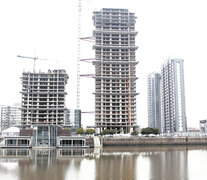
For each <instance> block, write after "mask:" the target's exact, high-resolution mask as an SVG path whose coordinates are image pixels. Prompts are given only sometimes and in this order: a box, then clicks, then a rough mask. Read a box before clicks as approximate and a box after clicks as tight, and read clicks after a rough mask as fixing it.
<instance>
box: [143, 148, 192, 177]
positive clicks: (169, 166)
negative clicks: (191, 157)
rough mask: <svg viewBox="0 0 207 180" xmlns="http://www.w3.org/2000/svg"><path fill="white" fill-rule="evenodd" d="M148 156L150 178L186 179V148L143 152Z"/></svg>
mask: <svg viewBox="0 0 207 180" xmlns="http://www.w3.org/2000/svg"><path fill="white" fill-rule="evenodd" d="M144 154H145V155H144V156H145V157H148V158H149V170H150V173H149V174H150V176H151V178H153V177H156V178H157V179H188V178H187V177H188V167H187V164H188V150H187V149H185V150H184V149H182V150H176V149H169V150H167V151H158V152H148V153H144Z"/></svg>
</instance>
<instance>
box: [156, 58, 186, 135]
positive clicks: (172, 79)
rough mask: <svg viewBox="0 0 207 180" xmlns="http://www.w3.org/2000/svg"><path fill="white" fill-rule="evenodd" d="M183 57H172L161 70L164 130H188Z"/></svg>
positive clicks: (170, 131) (162, 123)
mask: <svg viewBox="0 0 207 180" xmlns="http://www.w3.org/2000/svg"><path fill="white" fill-rule="evenodd" d="M183 62H184V61H183V60H182V59H170V60H168V61H166V62H165V63H164V64H163V65H162V70H161V81H160V84H161V126H162V129H163V132H165V133H174V132H186V131H187V122H186V111H185V89H184V68H183Z"/></svg>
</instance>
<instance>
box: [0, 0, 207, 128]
mask: <svg viewBox="0 0 207 180" xmlns="http://www.w3.org/2000/svg"><path fill="white" fill-rule="evenodd" d="M101 8H128V9H129V10H130V11H132V12H135V13H136V16H137V23H136V30H137V31H138V35H137V39H136V45H138V46H139V49H138V50H137V54H136V55H137V60H138V61H139V62H140V63H139V64H138V65H137V76H138V77H139V80H137V92H139V93H140V95H139V96H138V97H137V124H138V125H141V126H142V127H144V126H147V79H146V78H147V74H149V73H151V72H153V71H157V72H159V71H160V67H161V65H162V63H164V62H165V61H166V59H167V58H169V57H171V58H182V59H184V75H185V91H186V114H187V122H188V127H199V120H201V119H206V118H207V110H206V104H205V102H206V100H207V83H206V77H207V71H206V65H207V50H206V47H207V25H206V21H207V11H206V2H205V0H156V1H155V0H127V1H120V0H82V30H81V31H82V32H81V36H82V37H86V36H92V31H93V29H94V27H93V21H92V15H93V13H92V12H93V11H94V10H100V9H101ZM77 9H78V8H77V0H18V1H17V0H1V1H0V84H1V87H0V105H12V104H14V103H18V102H19V103H20V102H21V95H20V93H19V92H20V91H21V81H20V76H21V73H22V71H23V70H25V71H32V68H33V61H32V60H29V59H20V58H17V57H16V56H17V55H22V56H33V55H34V51H35V53H36V55H37V56H38V57H39V58H46V59H50V60H59V61H58V62H56V61H50V60H48V61H41V62H40V61H39V62H37V69H41V70H42V71H47V69H57V68H62V69H66V71H67V73H68V74H69V76H70V79H69V81H68V85H67V92H68V95H67V98H66V105H67V107H68V108H75V107H76V59H77V58H76V46H77ZM81 43H82V44H81V58H92V57H94V51H93V50H92V43H89V42H81ZM86 73H87V74H93V73H94V67H93V65H91V64H87V63H82V64H81V74H86ZM93 92H94V80H93V79H90V78H81V109H82V111H94V95H93V94H92V93H93ZM82 122H83V125H84V126H86V125H93V124H94V114H90V115H89V114H84V115H83V119H82Z"/></svg>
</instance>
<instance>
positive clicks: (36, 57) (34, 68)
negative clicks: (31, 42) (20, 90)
mask: <svg viewBox="0 0 207 180" xmlns="http://www.w3.org/2000/svg"><path fill="white" fill-rule="evenodd" d="M17 57H19V58H26V59H33V60H34V64H33V73H35V72H36V61H37V60H48V59H40V58H38V56H34V57H28V56H20V55H17Z"/></svg>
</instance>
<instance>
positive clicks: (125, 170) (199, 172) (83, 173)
mask: <svg viewBox="0 0 207 180" xmlns="http://www.w3.org/2000/svg"><path fill="white" fill-rule="evenodd" d="M206 167H207V146H176V147H172V146H170V147H169V146H162V147H157V146H156V147H129V148H127V147H114V148H103V149H85V150H84V149H83V150H82V149H79V150H68V149H67V150H27V149H0V180H47V179H49V180H66V179H67V180H68V179H72V180H76V179H80V180H82V179H83V180H88V179H89V180H93V179H103V180H105V179H106V180H110V179H123V180H125V179H127V180H130V179H140V180H142V179H143V180H148V179H153V180H154V179H155V180H156V179H157V180H162V179H164V180H168V179H169V180H177V179H178V180H179V179H181V180H185V179H190V180H191V179H192V180H194V179H195V180H205V179H207V170H206Z"/></svg>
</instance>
